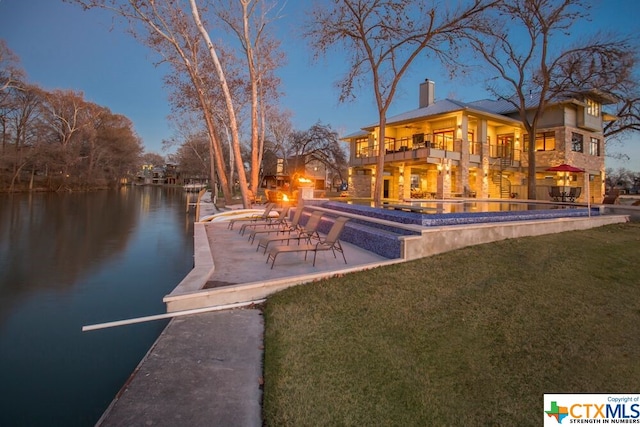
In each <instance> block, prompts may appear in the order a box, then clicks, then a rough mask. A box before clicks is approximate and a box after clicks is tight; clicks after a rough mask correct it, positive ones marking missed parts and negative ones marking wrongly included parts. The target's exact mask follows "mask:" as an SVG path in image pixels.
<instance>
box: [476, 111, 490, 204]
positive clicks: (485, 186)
mask: <svg viewBox="0 0 640 427" xmlns="http://www.w3.org/2000/svg"><path fill="white" fill-rule="evenodd" d="M478 141H480V142H482V152H481V155H480V161H481V168H482V170H481V171H480V176H479V179H481V180H482V183H481V186H480V194H478V197H479V198H481V199H486V198H488V197H489V133H488V131H487V120H486V119H481V120H479V122H478Z"/></svg>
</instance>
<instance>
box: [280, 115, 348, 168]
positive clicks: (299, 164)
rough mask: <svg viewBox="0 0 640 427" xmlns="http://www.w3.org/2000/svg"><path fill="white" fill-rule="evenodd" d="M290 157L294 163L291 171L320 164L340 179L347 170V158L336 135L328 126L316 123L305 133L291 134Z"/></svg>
mask: <svg viewBox="0 0 640 427" xmlns="http://www.w3.org/2000/svg"><path fill="white" fill-rule="evenodd" d="M290 140H291V147H290V149H291V153H290V155H289V156H288V157H291V158H293V159H294V161H295V162H296V163H295V164H294V165H289V166H293V167H292V169H293V170H296V171H297V170H300V169H303V167H304V166H305V165H307V164H308V163H310V162H312V161H318V162H320V163H322V164H323V165H324V166H325V168H326V169H327V170H333V171H334V173H336V174H338V175H339V176H340V178H342V177H343V173H344V171H345V170H346V169H347V164H348V162H347V156H346V155H345V153H344V150H343V149H342V146H341V145H340V139H339V138H338V133H337V132H336V131H334V130H333V129H331V126H330V125H323V124H321V123H316V124H315V125H313V126H311V127H310V128H309V129H308V130H306V131H298V132H293V133H292V135H291V137H290Z"/></svg>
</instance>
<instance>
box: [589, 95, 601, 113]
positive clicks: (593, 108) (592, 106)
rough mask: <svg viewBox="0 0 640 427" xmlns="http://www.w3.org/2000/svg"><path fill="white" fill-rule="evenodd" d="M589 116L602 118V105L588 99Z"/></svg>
mask: <svg viewBox="0 0 640 427" xmlns="http://www.w3.org/2000/svg"><path fill="white" fill-rule="evenodd" d="M587 114H588V115H590V116H593V117H600V104H599V103H597V102H596V101H594V100H592V99H587Z"/></svg>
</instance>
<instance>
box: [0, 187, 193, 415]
mask: <svg viewBox="0 0 640 427" xmlns="http://www.w3.org/2000/svg"><path fill="white" fill-rule="evenodd" d="M185 204H186V195H185V193H184V192H183V190H182V189H170V188H160V187H126V188H122V189H120V190H117V191H100V192H92V193H82V194H75V193H72V194H18V195H0V384H2V388H3V392H2V397H1V398H0V426H23V425H29V426H54V425H59V426H92V425H94V424H95V422H96V421H97V420H98V419H99V418H100V416H101V415H102V413H103V412H104V410H105V409H106V408H107V406H108V405H109V404H110V403H111V400H112V399H113V398H114V396H115V395H116V393H117V392H118V391H119V390H120V388H121V387H122V386H123V384H124V383H125V381H126V380H127V378H128V377H129V375H130V374H131V373H132V372H133V370H134V369H135V367H136V366H137V364H138V363H139V362H140V360H141V359H142V358H143V357H144V355H145V353H146V352H147V350H148V349H149V348H150V346H151V345H152V344H153V342H154V341H155V339H156V338H157V337H158V335H159V334H160V332H161V331H162V329H163V328H164V327H165V326H166V324H167V322H168V321H167V320H163V321H154V322H147V323H141V324H136V325H131V326H123V327H117V328H111V329H105V330H98V331H92V332H82V331H81V329H82V326H84V325H89V324H95V323H101V322H108V321H113V320H120V319H126V318H132V317H139V316H147V315H152V314H160V313H164V312H165V305H164V304H163V302H162V297H163V296H164V295H166V294H167V293H169V292H170V291H171V290H172V289H173V288H174V287H175V286H176V285H177V284H178V283H179V282H180V281H181V280H182V278H184V276H185V275H186V274H187V273H188V272H189V270H190V269H191V268H192V267H193V223H192V221H193V212H191V214H190V215H187V214H186V213H185Z"/></svg>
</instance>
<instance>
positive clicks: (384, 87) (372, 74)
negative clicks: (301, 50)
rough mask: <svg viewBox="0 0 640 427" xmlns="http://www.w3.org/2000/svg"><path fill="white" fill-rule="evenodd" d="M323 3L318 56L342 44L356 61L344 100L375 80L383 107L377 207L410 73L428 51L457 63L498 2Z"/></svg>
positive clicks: (314, 42)
mask: <svg viewBox="0 0 640 427" xmlns="http://www.w3.org/2000/svg"><path fill="white" fill-rule="evenodd" d="M330 3H331V5H326V4H323V5H318V6H317V7H316V8H315V9H314V10H313V12H312V20H311V22H310V23H309V30H308V31H307V32H306V34H305V35H306V36H307V37H308V38H309V39H310V41H311V46H312V47H313V49H314V51H315V52H316V57H317V56H319V55H325V54H326V53H327V52H328V51H329V49H330V48H332V47H335V46H338V45H339V46H341V47H342V48H343V51H344V52H348V54H350V55H351V57H350V58H349V60H348V63H349V67H350V70H349V72H348V73H347V75H346V76H345V77H344V79H343V80H341V81H340V82H339V83H338V86H339V88H340V91H341V93H340V101H341V102H344V101H345V100H347V99H350V98H352V97H354V96H355V90H356V86H358V85H359V84H360V83H363V82H364V81H366V80H370V86H371V89H372V90H373V94H374V97H375V101H376V106H377V108H378V115H379V117H378V119H379V122H378V124H379V127H380V128H379V141H378V162H377V167H376V175H375V188H374V204H375V205H376V206H380V204H381V197H382V184H383V178H382V177H383V168H384V154H385V144H384V142H385V127H386V116H387V111H388V109H389V107H390V105H391V103H392V102H393V99H394V96H395V93H396V90H397V87H398V84H399V82H400V81H401V79H402V78H403V77H404V75H405V74H406V73H407V70H408V69H409V67H410V66H411V64H412V63H413V61H414V60H415V59H416V58H418V56H419V55H420V54H422V53H424V52H425V51H428V53H429V54H431V55H433V56H435V57H436V58H439V59H440V60H443V61H447V62H450V63H455V62H457V59H456V46H457V44H458V40H459V38H460V37H461V36H462V35H463V34H465V33H466V32H467V31H469V30H471V29H472V28H473V27H475V26H477V25H479V21H480V20H481V19H482V12H484V11H485V10H486V9H488V8H489V7H491V6H492V5H493V4H494V3H495V1H492V0H471V1H468V2H462V3H461V4H460V6H459V7H458V8H455V9H451V10H449V9H447V8H446V2H443V3H442V4H438V3H431V2H429V4H428V5H427V4H426V2H423V1H417V0H334V1H332V2H330Z"/></svg>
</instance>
